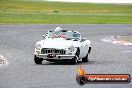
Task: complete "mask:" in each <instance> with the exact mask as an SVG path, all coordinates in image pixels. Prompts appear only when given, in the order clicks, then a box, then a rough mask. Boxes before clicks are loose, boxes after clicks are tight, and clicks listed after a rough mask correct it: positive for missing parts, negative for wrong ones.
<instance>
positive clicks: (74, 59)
mask: <svg viewBox="0 0 132 88" xmlns="http://www.w3.org/2000/svg"><path fill="white" fill-rule="evenodd" d="M79 54H80V49H79V48H78V49H77V52H76V54H75V57H73V58H72V59H71V61H70V63H71V64H73V65H74V64H77V62H78V59H79Z"/></svg>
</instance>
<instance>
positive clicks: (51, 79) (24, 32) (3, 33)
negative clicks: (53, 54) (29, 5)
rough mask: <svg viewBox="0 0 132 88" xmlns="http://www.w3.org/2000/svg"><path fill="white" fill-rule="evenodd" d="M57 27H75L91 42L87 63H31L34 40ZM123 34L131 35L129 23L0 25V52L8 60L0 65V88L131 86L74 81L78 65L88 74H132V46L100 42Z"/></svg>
mask: <svg viewBox="0 0 132 88" xmlns="http://www.w3.org/2000/svg"><path fill="white" fill-rule="evenodd" d="M57 26H60V27H61V28H62V29H68V30H78V31H79V32H81V33H82V36H83V37H85V38H87V39H89V40H91V41H92V52H91V54H90V56H89V58H90V61H89V62H88V63H81V62H80V63H78V64H77V65H68V64H66V63H51V62H47V61H43V64H42V65H36V64H35V63H34V60H33V53H34V45H35V43H36V42H37V41H39V40H41V39H42V35H43V34H45V33H46V32H47V31H48V30H54V29H55V28H56V27H57ZM127 34H132V25H112V24H109V25H107V24H105V25H95V24H93V25H57V24H56V25H50V24H49V25H41V24H40V25H0V55H3V56H4V57H5V58H6V59H7V60H8V62H9V64H8V65H7V66H2V67H0V88H132V83H130V84H86V85H84V86H80V85H78V84H77V83H76V80H75V79H76V78H75V77H76V73H77V68H78V67H79V66H80V65H82V66H83V67H84V69H85V70H86V72H87V73H90V74H92V73H94V74H97V73H98V74H106V73H109V74H111V73H112V74H130V75H132V46H123V45H114V44H111V43H106V42H102V41H100V39H102V38H105V37H110V36H114V35H127Z"/></svg>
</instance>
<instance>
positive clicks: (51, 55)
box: [47, 54, 56, 58]
mask: <svg viewBox="0 0 132 88" xmlns="http://www.w3.org/2000/svg"><path fill="white" fill-rule="evenodd" d="M47 57H48V58H53V57H56V55H55V54H48V56H47Z"/></svg>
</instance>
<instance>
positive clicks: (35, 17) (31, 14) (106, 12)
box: [0, 0, 132, 24]
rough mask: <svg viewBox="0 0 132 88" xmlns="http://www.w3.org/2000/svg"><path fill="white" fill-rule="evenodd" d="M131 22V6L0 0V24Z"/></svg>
mask: <svg viewBox="0 0 132 88" xmlns="http://www.w3.org/2000/svg"><path fill="white" fill-rule="evenodd" d="M7 23H15V24H17V23H26V24H30V23H35V24H43V23H44V24H131V23H132V5H121V4H90V3H66V2H46V1H43V2H42V1H38V2H36V1H22V0H17V1H16V0H0V24H7Z"/></svg>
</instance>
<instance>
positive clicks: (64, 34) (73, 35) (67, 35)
mask: <svg viewBox="0 0 132 88" xmlns="http://www.w3.org/2000/svg"><path fill="white" fill-rule="evenodd" d="M46 36H47V37H48V38H66V39H68V40H71V39H74V40H79V39H80V34H79V33H76V32H72V31H70V32H60V31H57V32H56V31H49V32H48V33H47V35H46Z"/></svg>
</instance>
